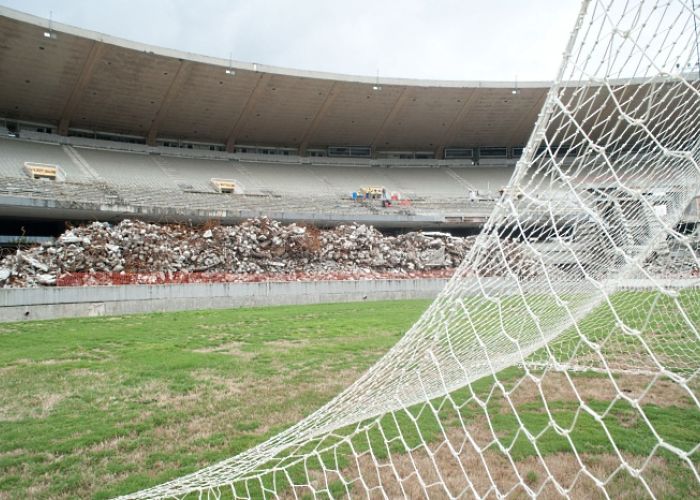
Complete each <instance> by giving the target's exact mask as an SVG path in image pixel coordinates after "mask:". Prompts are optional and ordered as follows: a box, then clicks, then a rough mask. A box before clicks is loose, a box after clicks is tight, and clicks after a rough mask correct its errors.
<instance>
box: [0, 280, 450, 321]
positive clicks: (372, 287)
mask: <svg viewBox="0 0 700 500" xmlns="http://www.w3.org/2000/svg"><path fill="white" fill-rule="evenodd" d="M445 283H447V280H446V279H419V280H372V281H305V282H302V281H298V282H277V281H272V282H261V283H194V284H184V285H122V286H97V287H51V288H26V289H21V288H18V289H0V322H11V321H32V320H46V319H56V318H69V317H84V316H112V315H121V314H137V313H150V312H164V311H182V310H194V309H226V308H236V307H264V306H275V305H295V304H299V305H301V304H319V303H325V302H353V301H362V300H400V299H420V298H433V297H435V296H436V295H437V294H438V293H439V292H440V290H442V288H443V287H444V286H445Z"/></svg>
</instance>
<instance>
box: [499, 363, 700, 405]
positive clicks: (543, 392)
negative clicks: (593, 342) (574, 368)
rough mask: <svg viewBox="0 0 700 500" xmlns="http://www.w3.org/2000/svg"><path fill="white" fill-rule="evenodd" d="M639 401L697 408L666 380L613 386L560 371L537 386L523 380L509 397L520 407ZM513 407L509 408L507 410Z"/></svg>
mask: <svg viewBox="0 0 700 500" xmlns="http://www.w3.org/2000/svg"><path fill="white" fill-rule="evenodd" d="M622 396H625V397H628V398H631V399H636V400H638V401H639V404H641V405H647V404H653V405H656V406H661V407H668V406H678V407H695V403H694V402H693V400H692V399H691V398H690V395H689V393H688V391H686V390H685V389H684V388H683V386H681V385H680V384H677V383H675V382H673V381H672V380H670V379H667V378H655V377H651V376H648V375H631V374H630V375H616V376H615V377H614V383H613V381H612V380H610V378H609V377H607V376H601V377H586V376H573V377H571V379H569V378H567V377H566V375H565V374H563V373H559V372H548V373H546V374H545V375H544V376H543V377H541V379H540V380H539V388H538V383H537V381H536V380H534V379H533V378H531V377H527V376H526V377H523V378H522V379H521V380H520V381H519V382H518V383H517V384H516V385H515V386H513V387H512V388H510V389H509V397H510V400H511V401H512V402H513V404H514V405H515V407H516V408H517V407H518V406H520V405H523V404H530V403H538V404H539V403H542V404H543V398H544V400H546V401H547V402H552V401H563V402H577V403H578V402H579V401H582V402H584V403H590V402H591V401H612V400H613V399H614V398H616V397H622ZM509 409H510V407H508V410H509Z"/></svg>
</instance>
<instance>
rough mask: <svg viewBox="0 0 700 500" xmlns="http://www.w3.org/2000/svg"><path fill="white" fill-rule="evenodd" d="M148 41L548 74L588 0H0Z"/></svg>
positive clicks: (274, 59)
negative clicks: (580, 8)
mask: <svg viewBox="0 0 700 500" xmlns="http://www.w3.org/2000/svg"><path fill="white" fill-rule="evenodd" d="M0 4H1V5H5V6H7V7H11V8H13V9H17V10H22V11H24V12H29V13H31V14H35V15H37V16H41V17H46V18H48V17H49V12H50V11H53V19H54V20H55V21H58V22H62V23H66V24H71V25H74V26H79V27H81V28H86V29H91V30H95V31H100V32H103V33H107V34H110V35H114V36H118V37H122V38H127V39H131V40H135V41H139V42H143V43H148V44H153V45H159V46H163V47H169V48H176V49H180V50H186V51H189V52H195V53H199V54H204V55H209V56H216V57H222V58H226V59H228V57H229V54H230V53H233V59H234V60H238V61H246V62H257V63H262V64H269V65H274V66H282V67H288V68H297V69H308V70H318V71H331V72H337V73H349V74H360V75H372V76H374V75H376V73H377V71H378V72H379V75H380V77H389V76H391V77H405V78H426V79H441V80H514V79H516V78H517V79H518V80H520V81H525V80H550V79H552V78H553V77H554V75H555V73H556V70H557V68H558V65H559V61H560V58H561V54H562V52H563V51H564V46H565V44H566V41H567V38H568V35H569V32H570V31H571V28H572V27H573V25H574V21H575V16H576V14H577V12H578V9H579V5H580V0H432V1H429V0H394V1H388V0H374V1H373V0H345V1H342V2H341V1H339V0H296V1H292V0H196V1H192V0H147V1H144V0H118V1H115V0H0Z"/></svg>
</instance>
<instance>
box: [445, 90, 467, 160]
mask: <svg viewBox="0 0 700 500" xmlns="http://www.w3.org/2000/svg"><path fill="white" fill-rule="evenodd" d="M469 90H470V93H469V94H468V95H467V96H466V97H465V99H464V103H463V104H462V108H461V109H460V110H459V113H457V116H455V117H454V119H453V120H452V122H451V123H450V125H449V127H447V130H446V131H445V135H444V136H443V139H442V144H438V146H437V147H436V148H435V157H436V158H438V159H439V158H441V157H442V156H443V153H444V151H445V148H446V147H447V146H449V145H450V144H451V143H452V141H454V140H455V138H456V135H457V134H456V132H455V130H456V128H457V124H458V123H461V122H462V121H464V118H465V117H466V116H467V114H468V111H469V107H470V105H471V103H472V101H474V99H475V98H476V91H477V89H476V88H472V89H469ZM438 155H439V156H438Z"/></svg>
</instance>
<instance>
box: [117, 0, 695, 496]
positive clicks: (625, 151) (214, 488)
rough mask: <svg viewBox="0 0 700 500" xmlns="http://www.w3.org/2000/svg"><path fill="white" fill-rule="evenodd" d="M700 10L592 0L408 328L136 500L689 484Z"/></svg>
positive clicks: (669, 489)
mask: <svg viewBox="0 0 700 500" xmlns="http://www.w3.org/2000/svg"><path fill="white" fill-rule="evenodd" d="M542 18H543V21H544V20H545V19H546V14H543V15H542ZM695 23H696V16H695V12H694V6H693V5H692V4H691V2H690V1H683V0H663V1H661V0H656V1H646V0H637V1H632V0H629V1H624V0H623V1H618V0H609V1H603V0H594V1H584V2H583V6H582V8H581V12H580V14H579V16H578V18H577V23H576V28H575V30H574V32H573V34H572V36H571V40H570V41H569V45H568V47H567V49H566V52H565V57H564V61H563V63H562V66H561V69H560V73H559V75H558V77H557V79H556V81H555V83H554V85H553V87H552V89H551V91H550V93H549V95H548V98H547V100H546V103H545V105H544V108H543V110H542V112H541V114H540V117H539V120H538V122H537V124H536V126H535V130H534V131H533V133H532V136H531V138H530V141H529V142H528V144H527V147H526V148H525V150H524V153H523V156H522V158H521V160H520V161H519V163H518V165H517V168H516V172H515V174H514V176H513V178H512V180H511V182H510V185H509V187H508V188H507V190H506V192H505V193H504V195H503V197H502V198H501V199H500V201H499V202H498V203H497V207H496V208H495V210H494V212H493V214H492V215H491V217H490V219H489V221H488V223H487V224H486V226H485V227H484V229H483V231H482V232H481V235H480V236H479V238H478V240H477V244H476V245H475V246H474V248H473V250H472V252H471V253H470V255H468V256H467V258H466V259H465V261H464V262H463V263H462V265H461V266H460V268H459V269H458V271H457V273H456V274H455V276H454V278H453V279H452V280H451V281H450V282H449V284H448V285H447V287H446V288H445V290H444V291H443V292H442V293H441V294H440V295H439V297H438V298H437V299H436V300H435V302H434V303H433V304H432V305H431V306H430V308H429V309H428V310H427V311H426V312H425V313H424V314H423V316H422V317H421V318H420V320H419V321H418V322H417V323H416V324H415V325H414V326H413V327H412V328H411V329H410V330H409V331H408V333H407V334H406V335H405V336H404V337H403V339H402V340H401V341H400V342H399V343H398V344H397V345H396V346H395V347H394V348H393V349H391V351H390V352H389V353H388V354H386V356H384V357H383V358H382V359H381V360H380V361H379V362H378V363H377V364H376V365H375V366H374V367H373V368H372V369H370V370H369V372H367V373H366V374H365V375H364V376H363V377H362V378H361V379H360V380H358V381H357V382H356V383H355V384H354V385H352V386H351V387H350V388H349V389H347V390H346V391H345V392H343V393H342V394H340V395H339V396H338V397H337V398H335V399H334V400H333V401H331V402H330V403H329V404H327V405H326V406H325V407H323V408H321V409H320V410H318V411H317V412H316V413H314V414H312V415H311V416H309V417H308V418H306V419H304V420H303V421H301V422H299V423H298V424H297V425H295V426H293V427H291V428H290V429H288V430H287V431H285V432H283V433H281V434H279V435H277V436H276V437H274V438H272V439H270V440H269V441H267V442H265V443H262V444H261V445H259V446H257V447H255V448H253V449H251V450H249V451H247V452H245V453H243V454H241V455H238V456H236V457H233V458H231V459H228V460H225V461H223V462H220V463H218V464H216V465H213V466H211V467H208V468H206V469H203V470H200V471H198V472H196V473H193V474H190V475H187V476H185V477H182V478H180V479H177V480H174V481H171V482H168V483H166V484H162V485H160V486H157V487H154V488H151V489H148V490H145V491H142V492H139V493H136V494H134V495H131V496H129V497H128V498H150V497H168V496H178V497H184V496H186V495H187V494H189V493H195V494H199V495H205V496H207V497H208V496H213V497H219V496H223V497H227V498H228V497H235V498H248V497H258V498H259V497H273V498H277V497H285V498H302V497H306V498H317V497H337V496H353V497H354V496H360V497H363V496H364V497H366V496H369V497H376V498H395V497H422V496H423V497H425V496H430V497H458V496H467V497H471V496H475V497H486V496H494V497H498V496H507V495H516V496H517V495H526V496H527V495H539V494H542V495H544V496H559V495H565V496H578V497H586V498H587V497H591V496H603V497H607V496H618V495H623V496H624V495H627V496H632V497H636V496H640V495H651V496H667V495H676V496H684V495H686V494H692V492H695V494H697V489H698V488H700V472H699V465H698V464H699V463H700V403H699V402H698V389H699V384H698V369H699V368H700V336H699V334H698V328H699V327H700V307H699V306H700V286H699V285H700V281H699V280H698V279H697V278H696V275H697V271H698V268H699V261H698V252H697V248H696V246H695V242H696V241H697V238H696V236H695V235H694V234H693V233H692V232H690V231H686V229H687V227H688V225H682V224H680V222H681V218H682V215H683V212H684V210H685V209H686V207H687V206H688V205H689V203H690V202H691V201H692V200H694V198H695V196H696V193H697V191H698V186H699V181H700V169H699V165H698V161H699V160H700V158H699V157H698V156H699V153H698V142H699V141H700V134H699V132H700V94H699V93H698V66H697V64H696V63H697V62H698V47H697V36H696V30H695ZM689 492H690V493H689Z"/></svg>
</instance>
